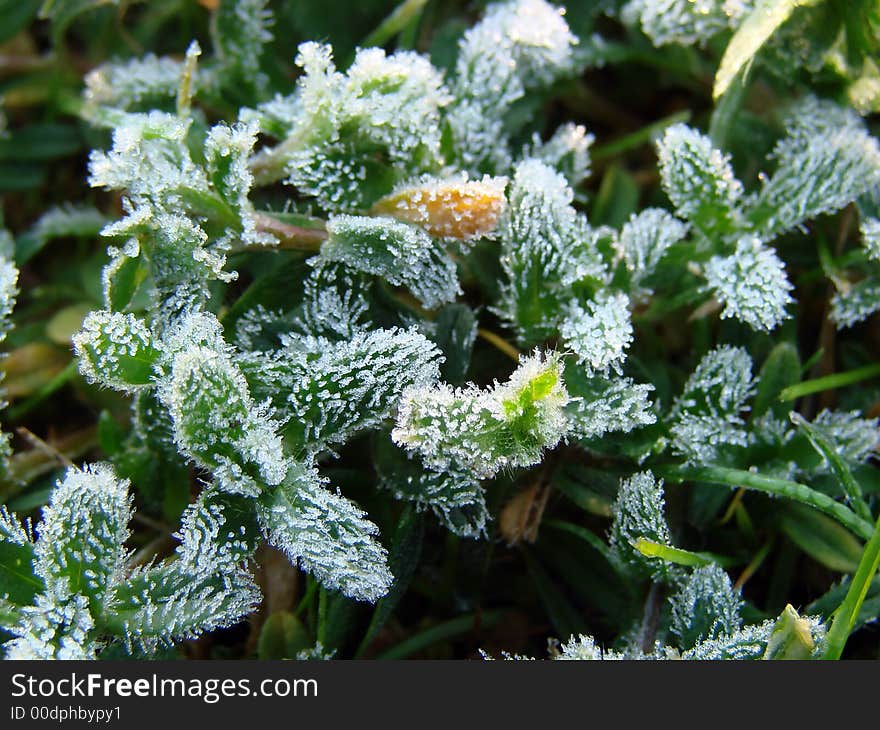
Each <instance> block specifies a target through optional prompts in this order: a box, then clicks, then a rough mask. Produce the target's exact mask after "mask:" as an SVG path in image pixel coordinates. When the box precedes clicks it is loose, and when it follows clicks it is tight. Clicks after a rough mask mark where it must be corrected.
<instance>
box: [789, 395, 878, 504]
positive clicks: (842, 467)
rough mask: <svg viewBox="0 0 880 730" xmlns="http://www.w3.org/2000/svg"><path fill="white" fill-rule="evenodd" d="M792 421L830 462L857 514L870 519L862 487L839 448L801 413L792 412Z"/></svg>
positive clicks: (829, 464)
mask: <svg viewBox="0 0 880 730" xmlns="http://www.w3.org/2000/svg"><path fill="white" fill-rule="evenodd" d="M791 421H792V423H794V424H795V426H797V427H798V428H799V429H800V430H801V431H803V432H804V433H805V434H806V435H807V438H808V439H809V440H810V443H811V444H812V445H813V448H815V449H816V451H818V452H819V453H820V454H821V455H822V456H823V457H824V459H825V461H827V462H828V466H830V467H831V471H832V472H834V476H836V477H837V481H838V482H840V486H841V488H842V489H843V493H844V494H845V495H846V498H847V501H849V503H850V504H851V505H852V507H853V509H854V510H855V512H856V514H858V515H859V516H860V517H862V518H864V519H865V520H868V521H870V520H871V510H870V509H869V508H868V505H867V504H866V502H865V500H864V499H863V498H862V488H861V487H860V486H859V483H858V482H857V481H856V480H855V477H854V476H853V475H852V472H851V471H850V468H849V466H848V465H847V463H846V461H844V459H843V457H841V455H840V453H839V452H838V450H837V449H836V448H835V447H834V446H833V445H832V444H831V443H829V441H828V440H827V439H826V438H825V437H824V436H823V435H822V432H821V431H820V430H819V429H817V428H815V427H814V426H813V424H811V423H810V422H809V421H807V420H806V419H805V418H804V417H803V416H801V415H800V414H799V413H796V412H792V414H791Z"/></svg>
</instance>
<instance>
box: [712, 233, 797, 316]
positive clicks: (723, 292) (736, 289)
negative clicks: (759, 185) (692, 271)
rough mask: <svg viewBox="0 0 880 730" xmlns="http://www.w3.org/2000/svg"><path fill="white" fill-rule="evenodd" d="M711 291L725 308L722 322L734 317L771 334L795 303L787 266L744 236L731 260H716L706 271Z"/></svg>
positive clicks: (757, 240) (770, 250)
mask: <svg viewBox="0 0 880 730" xmlns="http://www.w3.org/2000/svg"><path fill="white" fill-rule="evenodd" d="M704 273H705V275H706V279H707V280H708V284H709V288H710V289H711V290H712V292H713V294H714V295H715V297H716V299H718V301H719V302H721V303H722V304H723V305H724V310H723V311H722V312H721V317H722V319H726V318H728V317H733V318H735V319H738V320H739V321H740V322H744V323H745V324H747V325H749V327H751V328H752V329H755V330H759V331H763V332H769V331H770V330H772V329H774V328H776V327H777V326H778V325H779V324H781V323H782V321H783V320H785V319H787V318H788V317H789V315H788V314H787V313H786V311H785V308H786V306H787V305H788V304H791V303H792V302H793V301H794V300H793V299H792V298H791V295H790V294H789V292H790V291H791V290H792V288H793V287H792V285H791V282H789V280H788V277H787V276H786V273H785V264H783V263H782V261H780V259H779V257H778V256H777V255H776V252H775V251H774V250H773V249H772V248H769V247H767V246H765V245H764V244H762V243H761V240H760V239H759V238H756V237H754V236H744V237H743V238H740V239H739V241H737V244H736V251H735V252H734V253H733V254H732V255H730V256H713V257H712V258H711V259H710V260H709V261H708V262H707V263H706V267H705V270H704Z"/></svg>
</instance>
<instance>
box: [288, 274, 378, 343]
mask: <svg viewBox="0 0 880 730" xmlns="http://www.w3.org/2000/svg"><path fill="white" fill-rule="evenodd" d="M369 289H370V283H369V282H368V281H366V280H365V277H363V276H361V275H359V274H356V273H355V272H352V271H349V270H348V269H346V267H344V266H342V265H340V264H322V263H321V262H320V261H318V262H316V263H315V267H314V268H313V269H312V271H311V272H310V273H309V275H308V277H306V280H305V283H304V286H303V312H302V322H300V323H299V327H300V329H302V330H303V333H304V334H307V335H311V336H313V337H328V338H331V339H343V340H350V339H351V338H352V337H354V336H355V334H356V333H358V332H360V331H361V330H363V329H364V328H365V327H366V325H367V323H368V319H367V315H368V310H369V304H368V303H367V299H366V296H367V294H368V293H369Z"/></svg>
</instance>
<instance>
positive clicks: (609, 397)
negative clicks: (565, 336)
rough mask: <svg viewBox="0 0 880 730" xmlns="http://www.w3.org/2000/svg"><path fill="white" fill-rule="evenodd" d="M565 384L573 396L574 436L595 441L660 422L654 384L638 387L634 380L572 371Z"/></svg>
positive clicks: (570, 413)
mask: <svg viewBox="0 0 880 730" xmlns="http://www.w3.org/2000/svg"><path fill="white" fill-rule="evenodd" d="M565 382H566V385H567V386H568V390H569V392H570V393H571V395H572V396H573V397H572V400H571V402H570V403H569V404H568V406H567V407H566V411H567V413H568V418H569V424H570V429H571V435H572V436H574V437H577V438H582V439H593V438H598V437H600V436H603V435H604V434H606V433H610V432H614V431H621V432H624V433H626V432H628V431H632V430H633V429H636V428H641V427H642V426H647V425H650V424H652V423H656V422H657V415H656V414H655V413H654V411H653V409H652V407H651V400H650V393H651V391H653V390H654V386H652V385H648V384H636V383H634V382H633V381H632V380H631V379H630V378H613V379H611V380H606V379H605V378H598V377H587V376H586V374H585V373H584V372H583V371H581V372H579V373H574V372H572V369H570V368H569V369H566V379H565Z"/></svg>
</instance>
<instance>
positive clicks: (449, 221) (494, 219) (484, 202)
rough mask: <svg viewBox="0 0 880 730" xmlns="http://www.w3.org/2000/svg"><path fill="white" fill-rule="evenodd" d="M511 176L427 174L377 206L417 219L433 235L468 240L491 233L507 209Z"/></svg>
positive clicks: (415, 221)
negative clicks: (474, 178) (508, 183)
mask: <svg viewBox="0 0 880 730" xmlns="http://www.w3.org/2000/svg"><path fill="white" fill-rule="evenodd" d="M506 185H507V178H504V177H490V176H489V175H484V176H483V178H482V179H481V180H469V179H468V177H467V174H464V175H461V176H460V177H457V178H456V177H453V178H430V177H427V178H424V179H422V180H420V181H418V182H416V183H407V184H404V185H402V186H400V187H398V188H397V189H395V190H394V191H393V192H392V193H391V194H390V195H387V196H385V197H384V198H382V199H381V200H379V201H378V202H377V203H376V204H375V205H374V206H373V210H374V211H375V212H378V213H383V214H387V215H391V216H394V217H395V218H399V219H401V220H405V221H409V222H410V223H416V224H418V225H420V226H421V227H422V228H424V229H425V230H426V231H428V233H430V234H431V235H432V236H437V237H439V238H452V239H457V240H462V241H468V240H471V239H474V238H480V237H483V236H488V235H490V234H491V233H492V232H493V231H494V230H495V228H496V227H497V225H498V220H499V218H500V217H501V214H502V213H503V212H504V207H505V204H506V202H507V201H506V199H505V197H504V188H505V187H506Z"/></svg>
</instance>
